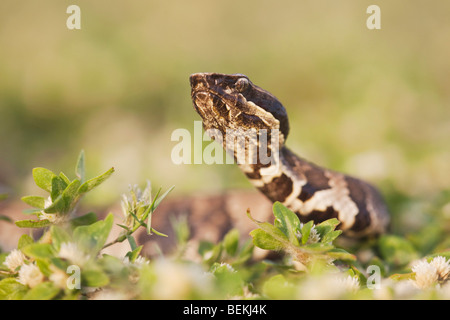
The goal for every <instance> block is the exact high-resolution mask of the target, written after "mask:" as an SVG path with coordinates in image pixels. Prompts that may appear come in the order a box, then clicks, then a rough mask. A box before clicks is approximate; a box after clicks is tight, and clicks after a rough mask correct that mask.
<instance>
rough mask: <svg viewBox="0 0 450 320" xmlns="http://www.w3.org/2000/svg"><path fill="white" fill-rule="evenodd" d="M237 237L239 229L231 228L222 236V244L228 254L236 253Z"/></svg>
mask: <svg viewBox="0 0 450 320" xmlns="http://www.w3.org/2000/svg"><path fill="white" fill-rule="evenodd" d="M239 237H240V234H239V230H237V229H232V230H230V231H229V232H228V233H227V234H226V235H225V237H224V238H223V246H224V249H225V251H226V253H228V255H230V256H234V254H235V253H236V251H237V249H238V247H239Z"/></svg>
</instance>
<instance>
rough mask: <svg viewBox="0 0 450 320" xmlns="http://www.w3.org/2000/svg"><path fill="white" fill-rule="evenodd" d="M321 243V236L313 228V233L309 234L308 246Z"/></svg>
mask: <svg viewBox="0 0 450 320" xmlns="http://www.w3.org/2000/svg"><path fill="white" fill-rule="evenodd" d="M319 241H320V234H319V233H318V232H317V229H316V227H315V226H313V227H312V228H311V232H310V233H309V238H308V241H307V242H306V243H307V244H309V243H318V242H319Z"/></svg>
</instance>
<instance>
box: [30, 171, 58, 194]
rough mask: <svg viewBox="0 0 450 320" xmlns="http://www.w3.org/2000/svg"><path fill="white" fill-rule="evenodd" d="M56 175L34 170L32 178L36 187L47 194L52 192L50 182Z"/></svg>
mask: <svg viewBox="0 0 450 320" xmlns="http://www.w3.org/2000/svg"><path fill="white" fill-rule="evenodd" d="M54 177H56V175H55V174H54V173H53V172H51V171H50V170H48V169H45V168H34V169H33V178H34V182H35V183H36V185H37V186H38V187H39V188H41V189H43V190H45V191H48V192H52V180H53V178H54Z"/></svg>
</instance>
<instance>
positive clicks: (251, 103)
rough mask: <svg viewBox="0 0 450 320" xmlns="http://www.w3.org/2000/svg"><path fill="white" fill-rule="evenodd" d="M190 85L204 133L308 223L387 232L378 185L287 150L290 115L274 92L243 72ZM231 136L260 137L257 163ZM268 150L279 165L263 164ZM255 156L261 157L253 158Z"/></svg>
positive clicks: (350, 231) (202, 77)
mask: <svg viewBox="0 0 450 320" xmlns="http://www.w3.org/2000/svg"><path fill="white" fill-rule="evenodd" d="M190 84H191V97H192V101H193V104H194V108H195V110H196V111H197V112H198V114H199V115H200V116H201V118H202V122H203V127H204V129H205V130H206V131H207V132H216V133H217V132H219V133H220V134H221V135H222V136H223V137H224V138H222V139H221V141H220V139H219V141H218V142H219V143H221V144H222V145H223V147H224V149H225V150H226V151H227V152H228V153H230V154H231V155H233V156H234V158H235V160H236V162H237V163H238V165H239V167H240V168H241V170H242V171H243V172H244V174H245V175H246V176H247V178H248V179H249V181H250V182H251V183H252V184H253V185H254V186H255V187H256V188H257V189H259V190H260V191H261V192H262V193H263V194H264V195H265V196H266V197H267V198H269V199H270V200H271V201H272V202H275V201H279V202H281V203H283V204H284V205H285V206H287V207H288V208H290V209H291V210H292V211H294V212H295V213H296V214H297V215H298V216H299V218H300V220H301V221H302V222H307V221H310V220H313V221H314V223H319V222H321V221H324V220H327V219H330V218H337V219H338V220H339V221H340V224H339V226H338V228H339V229H341V230H343V232H344V234H346V235H347V236H350V237H362V236H373V235H377V234H381V233H383V232H385V231H386V229H387V227H388V224H389V213H388V210H387V206H386V204H385V202H384V200H383V198H382V196H381V195H380V192H379V191H378V190H377V189H376V188H375V187H373V186H372V185H370V184H369V183H367V182H365V181H362V180H360V179H357V178H354V177H351V176H348V175H345V174H343V173H340V172H336V171H333V170H329V169H326V168H322V167H320V166H318V165H316V164H313V163H311V162H309V161H306V160H305V159H302V158H301V157H299V156H297V155H296V154H294V153H293V152H292V151H291V150H289V149H288V147H286V146H285V141H286V138H287V136H288V133H289V121H288V116H287V112H286V109H285V108H284V107H283V105H282V104H281V103H280V101H278V99H277V98H276V97H275V96H274V95H272V94H271V93H270V92H268V91H266V90H264V89H262V88H260V87H258V86H256V85H254V84H253V83H252V82H251V81H250V80H249V78H248V77H247V76H245V75H242V74H231V75H227V74H220V73H195V74H192V75H191V76H190ZM230 130H231V131H230ZM228 132H233V133H234V134H235V135H237V136H239V135H245V134H248V133H256V138H257V139H252V138H251V137H250V138H249V139H248V140H246V141H247V143H246V145H245V146H244V149H245V150H244V152H246V153H244V154H245V155H246V156H247V158H245V159H250V160H251V159H256V161H247V162H245V161H242V152H241V153H239V152H238V151H239V150H238V148H237V147H236V145H235V144H233V145H230V140H229V139H226V138H225V136H226V135H227V133H228ZM216 137H217V134H214V135H213V138H216ZM263 138H264V139H263ZM216 140H218V139H216ZM251 147H253V148H251ZM262 148H264V149H265V150H264V151H265V153H266V154H267V155H269V156H270V157H271V158H270V159H272V160H273V159H275V161H270V162H268V161H263V160H264V159H263V157H262V156H261V153H260V151H262ZM251 150H253V151H251ZM241 151H242V150H241ZM252 152H253V153H252ZM249 154H250V155H253V154H257V156H256V158H255V157H253V158H251V157H248V155H249ZM275 155H276V157H275ZM238 160H239V161H238Z"/></svg>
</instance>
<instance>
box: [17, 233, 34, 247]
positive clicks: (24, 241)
mask: <svg viewBox="0 0 450 320" xmlns="http://www.w3.org/2000/svg"><path fill="white" fill-rule="evenodd" d="M32 243H34V240H33V238H32V237H30V236H29V235H27V234H23V235H21V236H20V238H19V243H18V244H17V249H19V250H20V249H22V248H23V247H26V246H28V245H30V244H32Z"/></svg>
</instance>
